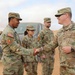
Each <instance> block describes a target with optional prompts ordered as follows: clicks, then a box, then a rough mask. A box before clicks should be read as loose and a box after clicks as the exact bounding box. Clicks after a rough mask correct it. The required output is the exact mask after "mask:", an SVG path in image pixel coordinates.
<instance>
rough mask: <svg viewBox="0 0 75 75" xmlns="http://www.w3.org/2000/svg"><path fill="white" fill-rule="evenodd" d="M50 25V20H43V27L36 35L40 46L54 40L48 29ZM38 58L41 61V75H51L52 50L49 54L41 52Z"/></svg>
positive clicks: (52, 63)
mask: <svg viewBox="0 0 75 75" xmlns="http://www.w3.org/2000/svg"><path fill="white" fill-rule="evenodd" d="M50 25H51V19H50V18H44V26H45V27H44V29H43V30H42V31H41V32H40V33H39V35H38V41H39V43H40V44H41V46H44V45H46V44H48V43H49V42H51V41H53V39H54V34H53V32H52V31H51V30H50V29H49V27H50ZM40 57H41V61H42V71H43V75H51V74H52V71H53V65H54V50H51V51H50V52H46V51H43V52H42V53H41V54H40Z"/></svg>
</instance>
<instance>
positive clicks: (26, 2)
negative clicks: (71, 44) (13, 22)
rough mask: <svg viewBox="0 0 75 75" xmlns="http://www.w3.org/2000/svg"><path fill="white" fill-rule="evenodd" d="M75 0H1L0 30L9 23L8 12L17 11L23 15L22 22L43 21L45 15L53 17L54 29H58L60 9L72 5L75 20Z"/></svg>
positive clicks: (59, 26) (52, 26) (74, 19)
mask: <svg viewBox="0 0 75 75" xmlns="http://www.w3.org/2000/svg"><path fill="white" fill-rule="evenodd" d="M74 6H75V0H0V10H1V11H0V30H3V29H4V28H5V26H6V25H7V24H8V13H9V12H17V13H19V14H20V16H21V17H22V19H23V20H22V22H41V23H43V18H44V17H50V18H51V19H52V25H51V29H52V30H58V29H60V28H61V27H62V25H59V24H58V21H57V19H56V17H55V16H54V15H55V14H56V13H57V10H58V9H61V8H64V7H71V9H72V15H73V16H72V20H73V21H75V17H74V16H75V7H74Z"/></svg>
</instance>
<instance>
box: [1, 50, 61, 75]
mask: <svg viewBox="0 0 75 75" xmlns="http://www.w3.org/2000/svg"><path fill="white" fill-rule="evenodd" d="M2 71H3V65H2V63H0V75H3V74H2ZM24 75H26V72H25V73H24ZM38 75H42V66H41V63H38ZM52 75H60V74H59V51H58V50H57V49H56V51H55V63H54V70H53V74H52Z"/></svg>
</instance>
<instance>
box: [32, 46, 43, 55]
mask: <svg viewBox="0 0 75 75" xmlns="http://www.w3.org/2000/svg"><path fill="white" fill-rule="evenodd" d="M43 50H44V49H43V47H41V48H37V49H34V53H33V55H34V56H35V55H37V54H38V53H39V52H42V51H43Z"/></svg>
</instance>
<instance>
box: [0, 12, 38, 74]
mask: <svg viewBox="0 0 75 75" xmlns="http://www.w3.org/2000/svg"><path fill="white" fill-rule="evenodd" d="M21 20H22V19H21V18H20V15H19V14H18V13H13V12H11V13H9V14H8V21H9V24H8V25H7V26H6V28H5V29H4V30H3V32H2V35H1V37H2V40H1V43H2V50H3V56H2V62H3V65H4V68H3V75H23V63H22V59H21V56H27V55H31V56H33V54H34V55H35V54H36V53H37V52H39V50H38V49H25V48H23V47H22V46H20V44H21V43H20V39H19V36H18V34H17V33H16V31H15V28H17V27H18V24H19V21H21Z"/></svg>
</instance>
